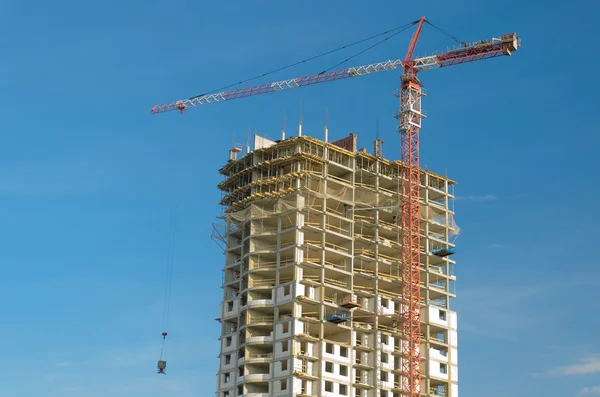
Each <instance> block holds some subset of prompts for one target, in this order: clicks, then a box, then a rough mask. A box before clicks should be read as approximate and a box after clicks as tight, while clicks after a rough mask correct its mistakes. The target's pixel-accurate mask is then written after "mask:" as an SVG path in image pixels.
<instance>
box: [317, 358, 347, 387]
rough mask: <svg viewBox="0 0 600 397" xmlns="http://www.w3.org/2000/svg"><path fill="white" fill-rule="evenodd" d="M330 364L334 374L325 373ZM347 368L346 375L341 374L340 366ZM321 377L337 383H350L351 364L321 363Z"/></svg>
mask: <svg viewBox="0 0 600 397" xmlns="http://www.w3.org/2000/svg"><path fill="white" fill-rule="evenodd" d="M327 362H330V363H331V367H332V370H333V372H327V371H325V367H326V363H327ZM342 365H343V366H344V367H346V375H342V374H340V366H342ZM321 377H322V378H323V379H327V380H330V381H332V382H337V383H344V384H346V383H348V382H350V364H339V363H336V362H334V361H325V360H323V361H321Z"/></svg>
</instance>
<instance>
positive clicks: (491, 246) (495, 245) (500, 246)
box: [489, 243, 508, 249]
mask: <svg viewBox="0 0 600 397" xmlns="http://www.w3.org/2000/svg"><path fill="white" fill-rule="evenodd" d="M507 247H508V246H507V245H505V244H499V243H493V244H490V245H489V248H494V249H498V248H507Z"/></svg>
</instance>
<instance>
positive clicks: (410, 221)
mask: <svg viewBox="0 0 600 397" xmlns="http://www.w3.org/2000/svg"><path fill="white" fill-rule="evenodd" d="M425 22H429V21H427V20H426V19H425V17H421V19H419V20H418V21H415V22H413V24H415V25H417V28H416V30H415V32H414V33H413V35H412V38H411V40H410V44H409V46H408V51H407V52H406V55H405V56H404V58H403V59H390V60H387V61H384V62H379V63H372V64H368V65H363V66H356V67H350V68H346V69H342V70H337V71H331V72H323V73H319V74H317V75H312V76H305V77H297V78H293V79H288V80H281V81H275V82H272V83H268V84H262V85H258V86H254V87H248V88H241V89H235V90H230V91H224V92H220V93H213V94H207V95H200V96H196V97H192V98H189V99H184V100H178V101H175V102H170V103H165V104H159V105H155V106H154V107H152V109H151V111H152V113H153V114H158V113H164V112H170V111H174V110H179V112H180V113H183V112H184V111H185V110H187V109H189V108H191V107H196V106H200V105H207V104H211V103H216V102H225V101H230V100H233V99H239V98H245V97H250V96H254V95H260V94H266V93H270V92H276V91H284V90H288V89H291V88H299V87H305V86H309V85H313V84H320V83H326V82H330V81H335V80H342V79H346V78H351V77H358V76H365V75H369V74H373V73H378V72H384V71H389V70H398V69H400V70H402V76H401V79H400V90H399V92H398V93H397V96H398V97H399V99H400V111H399V112H398V113H397V115H396V118H397V119H398V120H399V125H398V132H399V133H400V134H401V161H402V162H403V167H402V172H401V177H402V201H401V211H402V212H401V214H402V294H403V300H404V302H405V303H404V304H403V305H402V310H401V311H400V315H399V316H398V317H399V318H398V322H397V324H398V325H397V326H398V327H400V328H401V335H402V339H403V340H404V341H405V343H403V344H402V358H403V360H402V373H403V376H404V381H403V382H402V390H403V394H404V395H405V396H407V397H419V396H420V394H421V391H420V388H421V369H420V365H421V358H420V349H419V347H420V344H421V336H420V306H421V303H420V263H419V255H420V251H421V247H420V232H419V222H420V217H419V210H420V208H419V199H420V197H419V184H420V180H419V179H420V176H419V172H420V169H419V131H420V129H421V121H422V119H423V118H425V115H424V114H423V112H422V110H421V97H422V96H423V95H424V93H423V90H422V88H421V87H422V84H421V82H420V81H419V79H418V78H417V74H418V73H420V72H423V71H426V70H432V69H438V68H444V67H448V66H453V65H459V64H463V63H467V62H474V61H479V60H483V59H489V58H496V57H499V56H504V55H509V56H510V55H511V54H512V52H514V51H517V50H518V48H519V47H520V44H521V43H520V39H519V37H517V35H516V33H508V34H503V35H502V36H500V37H499V38H492V39H491V40H482V41H478V42H475V43H472V44H466V43H463V46H462V47H461V48H458V49H454V50H450V51H447V52H445V53H441V54H437V55H432V56H427V57H422V58H414V57H413V56H414V52H415V48H416V46H417V41H418V40H419V35H420V34H421V29H422V27H423V24H424V23H425Z"/></svg>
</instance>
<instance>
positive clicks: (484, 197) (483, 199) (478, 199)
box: [456, 193, 527, 203]
mask: <svg viewBox="0 0 600 397" xmlns="http://www.w3.org/2000/svg"><path fill="white" fill-rule="evenodd" d="M524 197H527V194H525V193H519V194H512V195H509V196H499V195H497V194H479V195H473V196H456V199H457V200H463V201H472V202H474V203H487V202H490V201H498V200H514V199H520V198H524Z"/></svg>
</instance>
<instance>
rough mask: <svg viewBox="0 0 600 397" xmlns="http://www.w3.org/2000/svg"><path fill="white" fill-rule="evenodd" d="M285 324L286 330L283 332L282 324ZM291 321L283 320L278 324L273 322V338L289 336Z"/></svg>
mask: <svg viewBox="0 0 600 397" xmlns="http://www.w3.org/2000/svg"><path fill="white" fill-rule="evenodd" d="M284 323H285V324H287V327H288V329H287V332H283V325H284ZM292 325H293V324H292V321H291V320H288V321H284V322H282V323H280V324H275V340H278V339H283V338H289V337H290V336H291V335H292Z"/></svg>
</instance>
